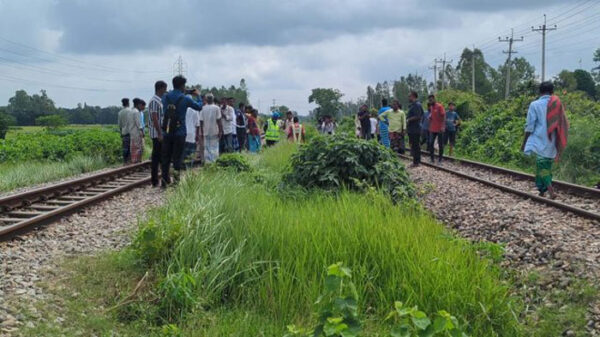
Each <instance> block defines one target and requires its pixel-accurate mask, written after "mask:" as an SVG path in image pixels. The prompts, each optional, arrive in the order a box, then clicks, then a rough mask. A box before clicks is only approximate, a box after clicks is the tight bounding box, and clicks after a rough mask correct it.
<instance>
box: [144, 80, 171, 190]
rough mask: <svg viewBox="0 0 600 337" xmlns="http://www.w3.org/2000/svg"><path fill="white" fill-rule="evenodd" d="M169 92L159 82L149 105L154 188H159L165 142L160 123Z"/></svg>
mask: <svg viewBox="0 0 600 337" xmlns="http://www.w3.org/2000/svg"><path fill="white" fill-rule="evenodd" d="M166 92H167V83H165V82H163V81H157V82H156V83H154V96H152V98H151V99H150V103H148V114H149V115H150V125H149V126H148V129H149V130H150V138H151V139H152V157H151V160H152V164H151V169H150V175H151V180H152V186H153V187H157V186H158V181H159V179H158V167H159V166H160V162H161V160H160V159H161V158H160V157H161V144H162V141H163V134H162V128H161V127H160V123H161V122H162V120H163V117H164V114H163V105H162V97H163V96H164V95H165V93H166Z"/></svg>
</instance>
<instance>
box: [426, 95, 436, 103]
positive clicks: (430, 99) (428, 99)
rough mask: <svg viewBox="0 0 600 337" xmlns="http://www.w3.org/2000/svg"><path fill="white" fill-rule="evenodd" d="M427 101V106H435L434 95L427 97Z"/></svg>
mask: <svg viewBox="0 0 600 337" xmlns="http://www.w3.org/2000/svg"><path fill="white" fill-rule="evenodd" d="M427 101H428V102H429V104H431V105H433V104H435V95H429V96H428V97H427Z"/></svg>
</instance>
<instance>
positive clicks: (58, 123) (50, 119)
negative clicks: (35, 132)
mask: <svg viewBox="0 0 600 337" xmlns="http://www.w3.org/2000/svg"><path fill="white" fill-rule="evenodd" d="M35 124H37V125H41V126H45V127H46V128H48V129H58V128H60V127H63V126H66V125H67V124H68V121H67V119H66V118H65V117H63V116H61V115H47V116H40V117H38V118H36V119H35Z"/></svg>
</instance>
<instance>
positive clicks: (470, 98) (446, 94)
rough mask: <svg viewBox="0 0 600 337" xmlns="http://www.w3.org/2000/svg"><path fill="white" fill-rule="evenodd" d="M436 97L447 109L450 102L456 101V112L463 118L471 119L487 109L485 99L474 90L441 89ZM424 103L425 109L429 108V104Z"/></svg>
mask: <svg viewBox="0 0 600 337" xmlns="http://www.w3.org/2000/svg"><path fill="white" fill-rule="evenodd" d="M435 97H436V99H437V101H438V102H440V103H442V105H444V107H445V108H446V109H448V103H450V102H454V104H455V105H456V112H458V115H459V116H460V118H462V119H470V118H472V117H473V116H475V115H476V114H478V113H480V112H482V111H484V110H486V104H485V100H484V99H483V98H482V97H481V96H479V95H477V94H474V93H472V92H468V91H460V90H453V89H447V90H444V91H440V92H439V93H437V94H436V96H435ZM424 105H425V107H424V109H427V104H426V103H424Z"/></svg>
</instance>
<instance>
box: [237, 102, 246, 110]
mask: <svg viewBox="0 0 600 337" xmlns="http://www.w3.org/2000/svg"><path fill="white" fill-rule="evenodd" d="M238 109H240V110H241V111H244V110H246V104H244V103H240V104H238Z"/></svg>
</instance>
